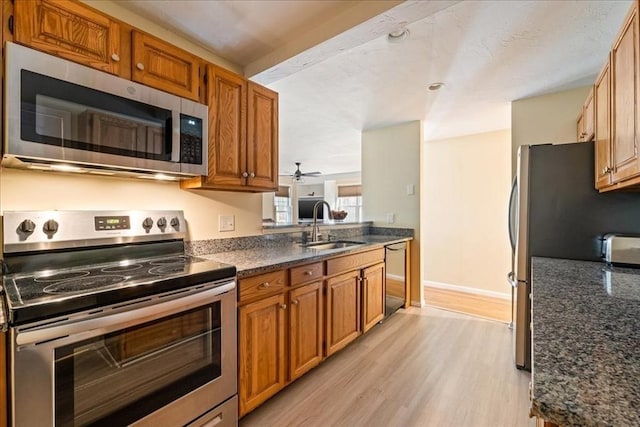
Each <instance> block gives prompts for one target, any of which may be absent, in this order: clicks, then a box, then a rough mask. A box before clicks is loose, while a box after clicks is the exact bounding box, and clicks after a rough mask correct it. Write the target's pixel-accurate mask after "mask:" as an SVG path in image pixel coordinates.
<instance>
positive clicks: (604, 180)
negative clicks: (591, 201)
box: [594, 60, 612, 189]
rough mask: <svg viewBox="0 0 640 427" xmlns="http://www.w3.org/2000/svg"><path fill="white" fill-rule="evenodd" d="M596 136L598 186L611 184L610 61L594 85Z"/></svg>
mask: <svg viewBox="0 0 640 427" xmlns="http://www.w3.org/2000/svg"><path fill="white" fill-rule="evenodd" d="M594 98H595V102H594V105H595V115H596V137H595V163H596V173H595V177H596V188H597V189H602V188H605V187H606V186H608V185H609V184H611V171H612V169H611V73H610V67H609V61H608V60H607V63H606V64H605V65H604V67H603V68H602V71H600V74H599V75H598V77H597V78H596V84H595V86H594Z"/></svg>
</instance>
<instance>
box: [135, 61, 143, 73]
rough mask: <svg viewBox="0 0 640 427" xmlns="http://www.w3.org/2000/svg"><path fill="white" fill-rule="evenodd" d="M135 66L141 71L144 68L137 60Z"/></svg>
mask: <svg viewBox="0 0 640 427" xmlns="http://www.w3.org/2000/svg"><path fill="white" fill-rule="evenodd" d="M136 68H138V70H140V71H143V70H144V64H143V63H142V62H138V63H137V64H136Z"/></svg>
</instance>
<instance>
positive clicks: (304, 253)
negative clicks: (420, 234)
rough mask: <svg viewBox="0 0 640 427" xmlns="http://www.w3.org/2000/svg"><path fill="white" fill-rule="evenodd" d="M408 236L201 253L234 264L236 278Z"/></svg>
mask: <svg viewBox="0 0 640 427" xmlns="http://www.w3.org/2000/svg"><path fill="white" fill-rule="evenodd" d="M411 239H412V238H411V237H403V236H392V235H375V234H368V235H362V236H354V237H351V238H348V239H345V240H350V241H357V242H363V244H361V245H355V246H349V247H346V248H340V249H328V250H315V249H310V248H305V247H302V246H301V245H300V244H298V243H293V242H290V243H283V244H281V245H277V246H271V247H259V248H254V249H244V250H237V251H228V252H219V253H214V254H209V255H201V256H203V257H204V258H208V259H213V260H216V261H219V262H224V263H227V264H232V265H235V266H236V268H237V270H238V278H242V277H247V276H251V275H254V274H258V273H264V272H267V271H272V270H278V269H281V268H287V267H289V266H291V265H294V264H299V263H301V262H313V261H319V260H322V259H326V258H330V257H333V256H336V255H344V254H348V253H355V252H360V251H363V250H371V249H375V248H377V247H384V246H386V245H389V244H393V243H399V242H405V241H408V240H411Z"/></svg>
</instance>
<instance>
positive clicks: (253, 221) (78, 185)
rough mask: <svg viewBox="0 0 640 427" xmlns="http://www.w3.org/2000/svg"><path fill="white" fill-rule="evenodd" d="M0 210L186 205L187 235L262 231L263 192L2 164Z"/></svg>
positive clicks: (218, 235)
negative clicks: (223, 218)
mask: <svg viewBox="0 0 640 427" xmlns="http://www.w3.org/2000/svg"><path fill="white" fill-rule="evenodd" d="M0 201H1V202H2V211H3V212H4V211H13V210H76V209H78V210H90V209H105V210H106V209H114V210H116V209H179V210H184V214H185V218H186V220H187V223H188V229H189V236H188V237H189V240H201V239H212V238H225V237H236V236H250V235H256V234H261V233H262V209H261V205H262V195H261V194H244V193H235V192H230V191H227V192H222V191H203V190H181V189H180V186H179V184H178V183H176V182H155V181H149V180H143V179H135V178H113V177H87V176H78V175H76V174H57V173H53V172H35V171H26V170H17V169H7V168H3V169H2V171H1V175H0ZM218 215H235V219H236V221H235V222H236V224H235V228H236V229H235V231H232V232H219V231H217V230H218Z"/></svg>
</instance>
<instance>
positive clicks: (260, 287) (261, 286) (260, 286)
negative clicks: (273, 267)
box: [258, 282, 271, 289]
mask: <svg viewBox="0 0 640 427" xmlns="http://www.w3.org/2000/svg"><path fill="white" fill-rule="evenodd" d="M269 286H271V284H270V283H269V282H264V283H261V284H259V285H258V289H267V288H268V287H269Z"/></svg>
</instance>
